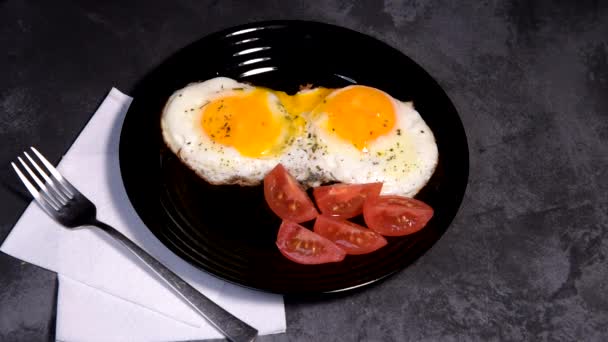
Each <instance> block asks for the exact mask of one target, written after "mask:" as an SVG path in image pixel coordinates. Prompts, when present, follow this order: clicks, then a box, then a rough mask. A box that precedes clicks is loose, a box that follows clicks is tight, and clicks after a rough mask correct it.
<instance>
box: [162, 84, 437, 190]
mask: <svg viewBox="0 0 608 342" xmlns="http://www.w3.org/2000/svg"><path fill="white" fill-rule="evenodd" d="M161 130H162V135H163V138H164V140H165V142H166V144H167V146H168V147H169V148H170V149H171V150H172V151H173V152H174V153H175V154H176V155H177V156H178V157H179V158H180V159H181V160H182V161H183V162H184V163H185V164H186V165H188V166H189V167H190V168H191V169H192V170H194V171H195V172H196V173H197V174H198V175H199V176H201V177H202V178H203V179H205V180H206V181H208V182H209V183H212V184H240V185H257V184H259V183H260V182H261V181H262V180H263V178H264V177H265V176H266V174H267V173H268V172H270V170H271V169H273V168H274V167H275V165H277V164H279V163H281V164H282V165H283V166H284V167H285V169H287V170H288V171H289V172H290V173H291V174H292V175H293V176H294V177H295V178H296V179H297V180H298V181H299V182H300V183H301V184H302V185H303V186H304V187H305V188H309V187H315V186H318V185H320V184H323V183H328V182H341V183H349V184H361V183H374V182H382V183H383V184H384V185H383V187H382V190H381V192H382V194H398V195H405V196H413V195H415V194H416V193H417V192H418V191H419V190H420V189H421V188H422V187H423V186H424V185H425V184H426V183H427V182H428V180H429V179H430V177H431V175H432V174H433V172H434V170H435V167H436V165H437V160H438V150H437V145H436V143H435V138H434V136H433V133H432V132H431V130H430V129H429V127H428V126H427V125H426V123H425V122H424V120H423V119H422V117H421V116H420V114H418V112H417V111H416V110H415V109H414V107H413V105H412V103H411V102H401V101H399V100H397V99H395V98H393V97H391V96H390V95H388V94H387V93H385V92H383V91H381V90H379V89H376V88H372V87H367V86H363V85H352V86H348V87H345V88H340V89H327V88H311V87H307V88H305V89H303V90H301V91H300V92H298V93H296V94H294V95H290V94H287V93H285V92H281V91H276V90H272V89H268V88H264V87H257V86H253V85H249V84H245V83H239V82H237V81H235V80H232V79H229V78H225V77H218V78H214V79H210V80H207V81H204V82H199V83H192V84H189V85H187V86H186V87H184V88H182V89H179V90H177V91H176V92H175V93H174V94H173V95H172V96H171V97H170V98H169V100H168V101H167V104H166V105H165V108H164V109H163V112H162V115H161Z"/></svg>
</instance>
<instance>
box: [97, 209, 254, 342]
mask: <svg viewBox="0 0 608 342" xmlns="http://www.w3.org/2000/svg"><path fill="white" fill-rule="evenodd" d="M90 224H91V225H93V226H96V227H98V228H101V230H103V231H104V232H106V233H108V234H109V235H110V236H111V237H113V238H114V239H116V240H118V241H119V242H120V243H122V244H123V245H124V246H125V247H127V249H128V250H130V251H131V252H132V253H133V254H135V255H136V256H137V257H138V258H139V259H141V261H143V262H144V263H145V264H146V265H147V266H148V267H150V269H152V271H154V273H156V275H158V276H159V277H160V278H162V279H163V280H164V281H165V282H166V283H167V284H168V285H169V286H170V287H171V288H172V289H173V290H175V292H176V293H177V294H178V295H180V297H182V299H183V300H185V301H186V302H187V303H188V304H190V306H192V307H193V308H194V309H195V310H196V311H197V312H198V313H199V314H201V316H203V317H205V319H207V321H209V322H210V323H211V324H212V325H213V326H215V328H217V329H218V330H219V331H220V332H222V333H223V334H224V336H226V338H228V340H230V341H234V342H250V341H253V340H255V338H256V336H257V334H258V331H257V330H256V329H255V328H253V327H252V326H250V325H249V324H247V323H245V322H243V321H241V320H240V319H238V318H237V317H235V316H234V315H232V314H231V313H229V312H228V311H226V310H224V309H222V308H221V307H220V306H219V305H217V304H215V303H214V302H213V301H211V300H210V299H209V298H207V297H206V296H205V295H203V294H202V293H200V292H198V291H197V290H196V289H195V288H194V287H192V286H190V284H188V283H186V282H185V281H184V280H183V279H182V278H180V277H179V276H178V275H177V274H175V273H173V271H171V270H170V269H168V268H167V267H166V266H165V265H163V264H161V263H160V262H159V261H158V260H156V259H155V258H154V257H152V256H151V255H150V254H148V252H146V251H144V250H143V249H142V248H141V247H139V246H138V245H136V244H135V243H134V242H133V241H131V240H129V238H127V237H126V236H124V235H123V234H122V233H120V232H119V231H118V230H116V229H114V228H113V227H111V226H109V225H107V224H105V223H103V222H101V221H98V220H95V221H93V222H91V223H90Z"/></svg>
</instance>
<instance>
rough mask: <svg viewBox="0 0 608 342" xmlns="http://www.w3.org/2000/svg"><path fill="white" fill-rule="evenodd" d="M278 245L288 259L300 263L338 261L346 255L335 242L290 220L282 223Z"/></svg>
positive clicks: (310, 263)
mask: <svg viewBox="0 0 608 342" xmlns="http://www.w3.org/2000/svg"><path fill="white" fill-rule="evenodd" d="M276 245H277V247H278V248H279V251H280V252H281V254H283V255H284V256H285V257H286V258H287V259H289V260H291V261H294V262H297V263H300V264H307V265H312V264H324V263H328V262H338V261H342V260H343V259H344V256H345V255H346V253H345V252H344V251H343V250H342V249H340V248H338V246H336V245H335V244H334V243H333V242H331V241H329V240H328V239H326V238H324V237H322V236H321V235H319V234H316V233H314V232H311V231H310V230H308V229H306V228H304V227H302V226H300V225H299V224H297V223H295V222H290V221H283V223H281V227H280V228H279V234H278V235H277V241H276Z"/></svg>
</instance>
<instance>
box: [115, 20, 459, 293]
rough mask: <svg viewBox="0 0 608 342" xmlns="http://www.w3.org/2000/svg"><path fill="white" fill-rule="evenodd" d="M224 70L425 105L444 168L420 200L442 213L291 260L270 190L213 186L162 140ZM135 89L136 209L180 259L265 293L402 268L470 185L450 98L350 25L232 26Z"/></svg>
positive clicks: (130, 140)
mask: <svg viewBox="0 0 608 342" xmlns="http://www.w3.org/2000/svg"><path fill="white" fill-rule="evenodd" d="M246 61H254V63H244V62H246ZM255 61H257V62H255ZM216 76H226V77H231V78H235V79H237V80H241V81H247V82H251V83H253V84H255V85H260V86H267V87H271V88H274V89H277V90H285V91H288V92H296V91H297V90H298V87H299V86H300V85H303V84H309V83H311V84H313V85H315V86H325V87H341V86H346V85H349V84H352V83H359V84H364V85H369V86H373V87H377V88H379V89H382V90H384V91H386V92H388V93H389V94H391V95H392V96H394V97H395V98H397V99H400V100H402V101H409V100H412V101H414V105H415V107H416V108H417V110H418V111H419V112H420V113H421V115H422V116H423V118H424V119H425V121H426V122H427V124H428V125H429V126H430V127H431V129H432V130H433V133H434V134H435V137H436V139H437V144H438V147H439V157H440V159H439V165H438V168H437V171H436V172H435V174H434V175H433V177H432V179H431V180H430V182H429V183H428V184H427V186H426V187H425V188H424V189H423V190H422V191H421V192H420V193H419V195H418V196H417V198H419V199H421V200H423V201H425V202H427V203H428V204H430V205H431V206H432V207H433V208H434V209H435V216H434V218H433V219H432V220H431V221H430V222H429V224H428V226H427V227H426V228H425V229H423V230H422V231H420V232H419V233H416V234H414V235H411V236H407V237H401V238H390V239H389V244H388V245H387V246H385V247H384V248H382V249H380V250H378V251H376V252H374V253H371V254H367V255H362V256H347V257H346V259H345V260H344V261H343V262H340V263H333V264H325V265H315V266H309V265H299V264H296V263H293V262H291V261H289V260H287V259H285V258H284V257H283V256H282V255H281V254H280V253H279V251H278V250H277V248H276V246H275V244H274V242H275V238H276V233H277V230H278V227H279V224H280V220H279V219H278V218H277V217H275V215H274V214H273V213H272V212H271V211H270V210H269V209H268V208H267V206H266V204H265V201H264V196H263V190H262V188H261V187H239V186H211V185H209V184H207V183H205V182H204V181H202V180H201V179H199V178H198V177H197V176H195V175H194V173H193V172H191V171H190V170H189V169H188V168H187V167H185V166H184V165H182V164H181V163H180V162H179V161H178V160H177V159H176V158H175V157H174V155H173V154H172V153H171V152H170V151H169V150H167V149H166V147H165V146H164V143H163V142H162V138H161V135H160V119H159V118H160V113H161V110H162V108H163V105H164V103H165V101H166V100H167V98H168V97H169V96H170V95H171V93H173V92H174V91H175V90H177V89H179V88H181V87H183V86H185V85H186V84H188V83H190V82H193V81H199V80H206V79H209V78H213V77H216ZM132 94H133V96H134V98H135V99H134V101H133V103H132V105H131V107H130V109H129V111H128V113H127V116H126V119H125V122H124V125H123V128H122V133H121V137H120V168H121V172H122V177H123V181H124V184H125V188H126V191H127V194H128V196H129V198H130V200H131V203H132V204H133V207H134V208H135V210H136V211H137V213H138V214H139V216H140V217H141V219H142V220H143V222H144V223H145V224H146V225H147V226H148V228H149V229H150V230H151V231H152V232H153V233H154V234H155V235H156V236H157V237H158V238H159V239H160V240H161V241H162V242H163V243H164V244H165V245H166V246H167V247H169V248H170V249H171V250H172V251H174V252H175V253H176V254H177V255H179V256H181V257H182V258H183V259H185V260H187V261H188V262H190V263H191V264H193V265H195V266H197V267H200V268H201V269H203V270H205V271H207V272H209V273H211V274H213V275H215V276H218V277H220V278H222V279H225V280H227V281H230V282H233V283H237V284H240V285H243V286H247V287H251V288H254V289H259V290H264V291H270V292H276V293H282V294H310V293H326V292H334V291H341V290H346V289H351V288H355V287H359V286H362V285H366V284H369V283H372V282H374V281H377V280H379V279H382V278H384V277H386V276H388V275H390V274H393V273H394V272H396V271H398V270H400V269H402V268H404V267H405V266H407V265H409V264H411V263H412V262H414V261H415V260H416V259H417V258H418V257H420V256H421V255H422V254H423V253H425V252H426V251H427V250H428V249H429V248H430V247H431V246H432V245H433V244H434V243H435V242H436V241H437V240H438V239H439V238H440V236H441V235H442V234H443V233H444V232H445V231H446V229H447V228H448V226H449V224H450V222H451V221H452V219H453V218H454V216H455V215H456V212H457V211H458V207H459V206H460V203H461V200H462V197H463V194H464V191H465V188H466V185H467V178H468V169H469V164H468V148H467V141H466V136H465V132H464V128H463V126H462V123H461V122H460V119H459V117H458V113H457V112H456V110H455V109H454V106H453V105H452V103H451V102H450V100H449V98H448V97H447V95H446V94H445V93H444V92H443V90H442V89H441V88H440V87H439V85H438V84H437V83H436V82H435V81H434V80H433V78H431V76H429V75H428V74H427V73H426V72H425V71H424V70H423V69H422V68H421V67H420V66H418V65H417V64H416V63H414V62H413V61H412V60H411V59H409V58H408V57H406V56H404V55H403V54H402V53H401V52H399V51H398V50H396V49H393V48H391V47H389V46H388V45H386V44H384V43H382V42H380V41H378V40H376V39H373V38H371V37H369V36H366V35H363V34H361V33H357V32H354V31H351V30H348V29H345V28H341V27H337V26H332V25H327V24H321V23H313V22H300V21H272V22H263V23H254V24H249V25H244V26H240V27H236V28H232V29H228V30H224V31H222V32H218V33H215V34H212V35H209V36H207V37H205V38H203V39H201V40H199V41H197V42H195V43H193V44H191V45H189V46H187V47H186V48H184V49H182V50H180V51H179V52H177V53H176V54H175V55H173V56H172V57H170V58H168V59H167V60H166V61H165V62H163V63H162V64H161V65H159V66H158V67H157V68H156V69H154V70H153V71H152V72H150V73H149V74H148V75H147V76H146V77H145V78H144V79H143V80H141V81H140V82H139V83H138V84H137V85H136V87H135V88H134V90H133V92H132Z"/></svg>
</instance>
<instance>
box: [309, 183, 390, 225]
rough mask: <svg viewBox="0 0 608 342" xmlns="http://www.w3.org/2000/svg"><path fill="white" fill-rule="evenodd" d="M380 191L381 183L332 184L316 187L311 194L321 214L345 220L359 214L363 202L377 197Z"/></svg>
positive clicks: (361, 210)
mask: <svg viewBox="0 0 608 342" xmlns="http://www.w3.org/2000/svg"><path fill="white" fill-rule="evenodd" d="M380 190H382V183H368V184H334V185H326V186H320V187H316V188H314V189H313V191H312V193H313V195H314V196H315V202H317V206H319V210H321V213H323V214H325V215H330V216H334V217H340V218H344V219H347V218H351V217H355V216H357V215H359V214H361V213H362V212H363V203H365V200H366V199H367V198H370V197H377V196H379V195H380Z"/></svg>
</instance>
